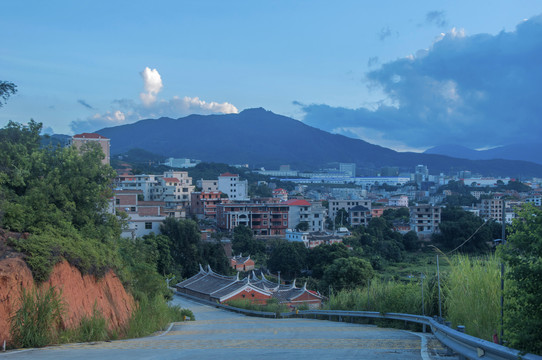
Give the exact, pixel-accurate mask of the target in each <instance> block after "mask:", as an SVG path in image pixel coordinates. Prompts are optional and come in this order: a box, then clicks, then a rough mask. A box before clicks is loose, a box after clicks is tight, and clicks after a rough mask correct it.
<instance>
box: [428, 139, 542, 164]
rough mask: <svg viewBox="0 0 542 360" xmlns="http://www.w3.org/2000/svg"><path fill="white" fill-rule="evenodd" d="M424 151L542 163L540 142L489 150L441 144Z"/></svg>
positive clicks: (454, 155)
mask: <svg viewBox="0 0 542 360" xmlns="http://www.w3.org/2000/svg"><path fill="white" fill-rule="evenodd" d="M424 153H425V154H438V155H446V156H452V157H458V158H463V159H470V160H490V159H506V160H523V161H531V162H534V163H537V164H542V143H526V144H512V145H506V146H499V147H496V148H493V149H489V150H473V149H469V148H467V147H464V146H460V145H441V146H435V147H433V148H431V149H427V150H426V151H425V152H424Z"/></svg>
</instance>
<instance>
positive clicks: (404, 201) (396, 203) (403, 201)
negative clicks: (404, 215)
mask: <svg viewBox="0 0 542 360" xmlns="http://www.w3.org/2000/svg"><path fill="white" fill-rule="evenodd" d="M388 205H389V206H392V207H408V196H406V195H397V196H392V197H391V198H390V200H389V201H388Z"/></svg>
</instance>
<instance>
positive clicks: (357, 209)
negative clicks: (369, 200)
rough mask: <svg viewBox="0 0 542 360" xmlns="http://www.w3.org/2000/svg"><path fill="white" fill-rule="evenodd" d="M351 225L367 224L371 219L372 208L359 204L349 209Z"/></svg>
mask: <svg viewBox="0 0 542 360" xmlns="http://www.w3.org/2000/svg"><path fill="white" fill-rule="evenodd" d="M348 216H349V221H350V226H367V225H369V221H370V220H371V210H370V209H367V208H366V207H365V206H362V205H358V206H354V207H353V208H350V209H349V210H348Z"/></svg>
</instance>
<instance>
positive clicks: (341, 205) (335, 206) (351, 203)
mask: <svg viewBox="0 0 542 360" xmlns="http://www.w3.org/2000/svg"><path fill="white" fill-rule="evenodd" d="M360 205H361V206H363V207H366V208H367V209H369V210H371V200H368V199H360V200H342V199H332V200H329V208H328V215H329V217H330V218H331V219H335V217H336V216H337V212H338V211H339V210H340V209H344V210H346V212H349V211H350V209H352V208H353V207H355V206H360Z"/></svg>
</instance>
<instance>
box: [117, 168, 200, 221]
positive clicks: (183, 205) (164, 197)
mask: <svg viewBox="0 0 542 360" xmlns="http://www.w3.org/2000/svg"><path fill="white" fill-rule="evenodd" d="M117 186H118V188H119V189H121V190H132V191H133V190H140V191H141V196H142V197H143V200H144V201H162V202H164V203H165V208H166V209H167V211H168V212H169V213H170V214H173V216H175V217H185V216H186V213H187V212H188V210H189V205H190V194H191V193H192V191H194V186H193V185H192V178H191V177H189V176H188V173H187V172H186V171H166V172H164V173H163V175H133V176H130V177H123V179H119V180H118V181H117Z"/></svg>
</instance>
